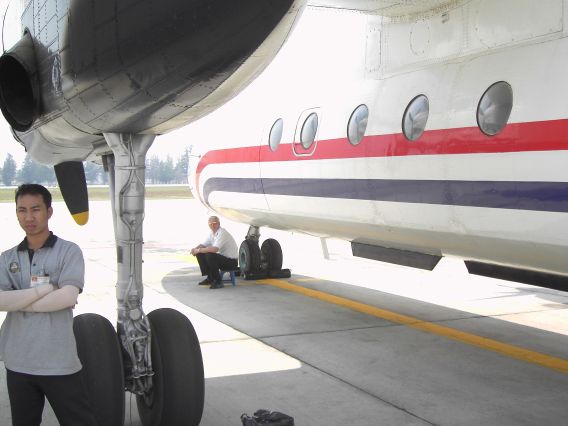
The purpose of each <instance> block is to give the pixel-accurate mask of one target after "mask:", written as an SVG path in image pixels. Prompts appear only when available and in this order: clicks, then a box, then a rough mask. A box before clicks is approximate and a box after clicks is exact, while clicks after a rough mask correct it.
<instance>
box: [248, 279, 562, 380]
mask: <svg viewBox="0 0 568 426" xmlns="http://www.w3.org/2000/svg"><path fill="white" fill-rule="evenodd" d="M258 282H259V283H261V284H268V285H271V286H274V287H278V288H281V289H283V290H287V291H291V292H294V293H299V294H302V295H304V296H308V297H313V298H314V299H318V300H322V301H324V302H328V303H332V304H334V305H338V306H343V307H345V308H348V309H352V310H354V311H358V312H362V313H364V314H367V315H372V316H374V317H377V318H382V319H385V320H387V321H390V322H394V323H397V324H402V325H406V326H408V327H412V328H414V329H417V330H421V331H425V332H427V333H432V334H437V335H439V336H443V337H446V338H449V339H453V340H457V341H459V342H462V343H466V344H468V345H472V346H477V347H478V348H482V349H486V350H490V351H493V352H497V353H499V354H501V355H505V356H508V357H510V358H515V359H518V360H521V361H525V362H530V363H533V364H537V365H540V366H542V367H546V368H550V369H552V370H556V371H560V372H561V373H564V374H568V360H567V359H562V358H556V357H553V356H550V355H545V354H541V353H539V352H534V351H530V350H528V349H524V348H520V347H518V346H514V345H508V344H506V343H502V342H499V341H497V340H493V339H488V338H486V337H481V336H476V335H475V334H470V333H466V332H464V331H460V330H456V329H454V328H450V327H445V326H443V325H439V324H434V323H431V322H427V321H423V320H421V319H418V318H414V317H410V316H407V315H402V314H398V313H396V312H392V311H387V310H386V309H381V308H377V307H375V306H371V305H366V304H365V303H361V302H356V301H355V300H350V299H345V298H343V297H339V296H334V295H332V294H328V293H324V292H322V291H318V290H312V289H310V288H305V287H301V286H298V285H294V284H291V283H289V282H286V281H283V280H277V279H266V280H260V281H258Z"/></svg>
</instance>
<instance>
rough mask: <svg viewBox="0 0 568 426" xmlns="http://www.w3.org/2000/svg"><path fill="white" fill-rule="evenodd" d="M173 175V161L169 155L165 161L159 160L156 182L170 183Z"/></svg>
mask: <svg viewBox="0 0 568 426" xmlns="http://www.w3.org/2000/svg"><path fill="white" fill-rule="evenodd" d="M174 177H175V169H174V161H173V160H172V157H170V156H169V155H168V156H167V158H166V161H161V162H160V174H159V176H158V183H172V181H173V180H174Z"/></svg>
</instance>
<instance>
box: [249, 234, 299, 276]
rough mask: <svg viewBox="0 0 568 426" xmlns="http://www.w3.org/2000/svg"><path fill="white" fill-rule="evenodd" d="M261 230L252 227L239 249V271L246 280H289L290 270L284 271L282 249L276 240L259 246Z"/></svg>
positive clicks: (266, 241) (272, 239)
mask: <svg viewBox="0 0 568 426" xmlns="http://www.w3.org/2000/svg"><path fill="white" fill-rule="evenodd" d="M259 238H260V233H259V228H258V227H257V226H251V227H250V228H249V231H248V233H247V236H246V237H245V240H244V241H243V242H242V243H241V246H240V248H239V269H240V271H241V277H243V278H244V279H245V280H256V279H263V278H289V277H290V270H289V269H282V261H283V257H282V248H281V247H280V243H279V242H278V241H277V240H275V239H274V238H268V239H267V240H265V241H264V242H263V243H262V246H261V247H259V246H258V241H259Z"/></svg>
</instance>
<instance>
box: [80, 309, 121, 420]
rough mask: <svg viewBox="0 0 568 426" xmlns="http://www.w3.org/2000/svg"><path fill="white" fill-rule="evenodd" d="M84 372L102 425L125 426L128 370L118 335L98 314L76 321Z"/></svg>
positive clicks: (82, 317) (90, 396)
mask: <svg viewBox="0 0 568 426" xmlns="http://www.w3.org/2000/svg"><path fill="white" fill-rule="evenodd" d="M73 332H74V334H75V341H76V342H77V352H78V354H79V359H80V360H81V364H83V369H82V370H81V372H82V375H83V380H84V382H85V385H86V388H87V392H88V395H89V399H90V402H91V406H92V408H93V412H94V414H95V417H96V419H97V422H98V424H100V425H109V426H114V425H116V426H122V425H123V424H124V397H125V395H124V369H123V365H122V350H121V346H120V341H119V339H118V335H117V334H116V331H115V329H114V327H113V326H112V324H111V323H110V321H109V320H107V319H106V318H105V317H103V316H101V315H97V314H82V315H78V316H76V317H75V318H74V319H73Z"/></svg>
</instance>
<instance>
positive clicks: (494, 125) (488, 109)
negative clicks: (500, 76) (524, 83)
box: [477, 81, 513, 136]
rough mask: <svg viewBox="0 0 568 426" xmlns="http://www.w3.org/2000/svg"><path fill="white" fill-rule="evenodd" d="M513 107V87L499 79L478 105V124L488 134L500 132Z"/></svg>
mask: <svg viewBox="0 0 568 426" xmlns="http://www.w3.org/2000/svg"><path fill="white" fill-rule="evenodd" d="M512 109H513V89H512V87H511V85H510V84H509V83H506V82H504V81H499V82H497V83H494V84H492V85H491V86H490V87H489V89H487V90H486V91H485V93H484V94H483V96H482V97H481V99H480V100H479V105H477V125H478V126H479V128H480V129H481V131H482V132H483V133H485V134H486V135H487V136H494V135H496V134H498V133H500V132H501V131H502V130H503V128H504V127H505V126H506V125H507V122H508V121H509V117H510V115H511V110H512Z"/></svg>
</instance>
